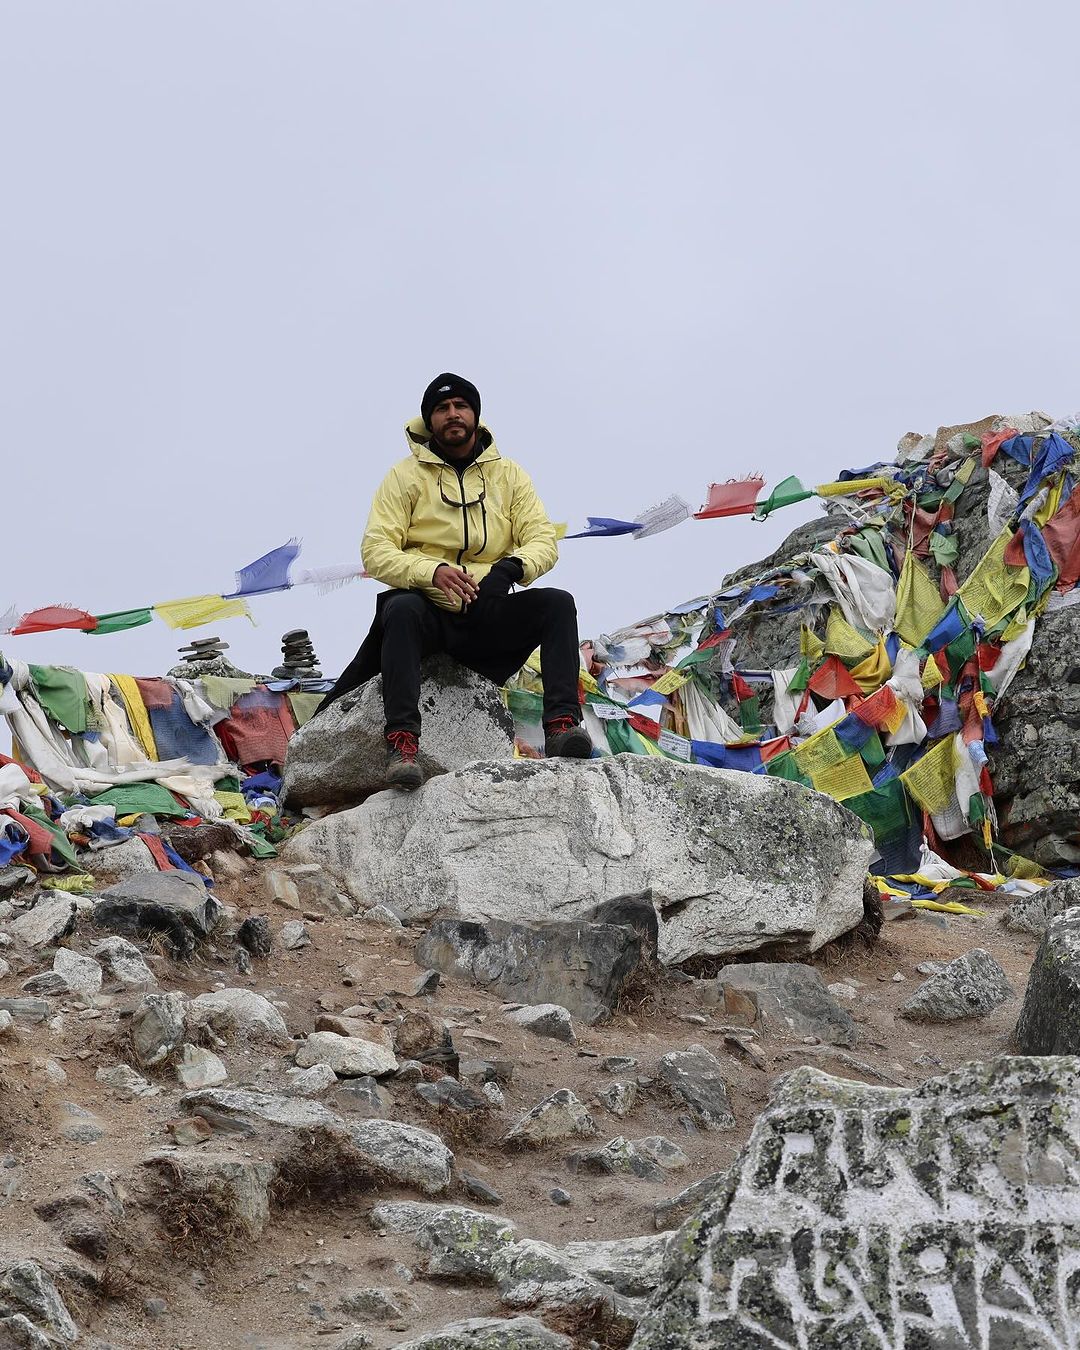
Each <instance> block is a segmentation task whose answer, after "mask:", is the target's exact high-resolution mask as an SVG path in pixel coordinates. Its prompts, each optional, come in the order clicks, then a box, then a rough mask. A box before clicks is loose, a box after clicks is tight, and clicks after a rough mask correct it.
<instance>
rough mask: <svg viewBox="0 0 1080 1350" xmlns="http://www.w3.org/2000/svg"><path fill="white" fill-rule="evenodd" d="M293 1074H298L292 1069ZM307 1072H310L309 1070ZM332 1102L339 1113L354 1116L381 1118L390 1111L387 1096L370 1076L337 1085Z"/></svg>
mask: <svg viewBox="0 0 1080 1350" xmlns="http://www.w3.org/2000/svg"><path fill="white" fill-rule="evenodd" d="M317 1067H320V1068H322V1067H324V1066H322V1065H319V1066H317ZM293 1072H294V1073H298V1072H299V1070H297V1069H294V1070H293ZM308 1072H309V1073H310V1072H312V1071H311V1070H310V1069H309V1070H308ZM336 1081H337V1077H336V1075H335V1082H336ZM333 1100H334V1105H335V1106H336V1107H337V1108H338V1110H339V1111H346V1112H348V1113H349V1114H350V1115H354V1116H368V1117H381V1116H385V1115H386V1113H387V1112H388V1111H389V1109H390V1097H389V1095H388V1094H387V1093H386V1092H384V1091H383V1089H382V1088H381V1087H380V1086H379V1084H378V1083H377V1082H376V1081H375V1079H374V1078H372V1077H370V1076H364V1077H361V1078H350V1079H348V1080H347V1081H346V1082H344V1083H341V1084H339V1085H338V1087H337V1090H336V1091H335V1093H334V1098H333Z"/></svg>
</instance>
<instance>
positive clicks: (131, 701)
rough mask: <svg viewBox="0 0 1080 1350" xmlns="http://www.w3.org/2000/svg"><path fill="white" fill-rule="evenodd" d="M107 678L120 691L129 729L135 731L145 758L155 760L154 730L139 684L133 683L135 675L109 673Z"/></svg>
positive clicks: (156, 755) (156, 754)
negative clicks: (129, 725)
mask: <svg viewBox="0 0 1080 1350" xmlns="http://www.w3.org/2000/svg"><path fill="white" fill-rule="evenodd" d="M109 679H110V680H112V682H113V684H114V685H115V686H116V688H117V689H118V690H119V691H120V697H121V698H122V699H123V700H124V707H125V709H126V710H127V715H128V721H129V722H130V723H131V730H132V731H133V732H134V733H135V739H136V740H137V741H138V742H139V744H140V745H141V746H142V748H143V751H144V753H145V754H146V757H147V759H153V760H156V759H157V758H158V752H157V743H156V741H155V740H154V730H153V728H152V727H151V725H150V715H149V714H148V713H147V711H146V704H145V703H144V702H143V696H142V694H141V692H140V690H139V686H138V685H137V684H136V683H135V677H134V676H133V675H110V676H109Z"/></svg>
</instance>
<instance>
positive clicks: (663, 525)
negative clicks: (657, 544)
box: [634, 496, 693, 539]
mask: <svg viewBox="0 0 1080 1350" xmlns="http://www.w3.org/2000/svg"><path fill="white" fill-rule="evenodd" d="M692 510H693V508H692V507H691V506H690V503H689V502H687V501H683V499H682V497H678V496H673V497H666V498H665V499H664V500H663V501H662V502H660V503H659V504H658V505H657V506H650V507H649V509H648V510H647V511H642V512H641V514H640V515H639V516H638V517H637V520H636V522H635V523H636V524H638V525H640V527H641V528H640V529H639V530H637V531H635V533H634V538H635V539H649V538H651V537H652V536H653V535H654V534H662V533H663V532H664V531H665V530H671V529H674V527H675V526H676V525H681V524H682V522H683V521H684V520H689V519H690V516H691V514H692Z"/></svg>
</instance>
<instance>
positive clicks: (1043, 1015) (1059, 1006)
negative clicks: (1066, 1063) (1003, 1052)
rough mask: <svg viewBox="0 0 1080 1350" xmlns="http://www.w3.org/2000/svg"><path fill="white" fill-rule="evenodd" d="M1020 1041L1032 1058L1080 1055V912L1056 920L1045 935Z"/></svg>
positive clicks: (1022, 1014)
mask: <svg viewBox="0 0 1080 1350" xmlns="http://www.w3.org/2000/svg"><path fill="white" fill-rule="evenodd" d="M1016 1040H1017V1043H1018V1044H1019V1046H1020V1049H1021V1051H1023V1053H1024V1054H1026V1055H1076V1054H1080V909H1070V910H1067V911H1066V912H1065V913H1064V914H1062V915H1060V916H1059V917H1058V918H1056V919H1051V921H1050V924H1049V927H1048V928H1047V930H1046V932H1045V934H1044V935H1043V939H1042V942H1041V943H1040V944H1039V950H1038V951H1037V952H1036V953H1035V960H1034V961H1033V962H1032V965H1031V973H1030V974H1029V976H1028V983H1027V989H1026V991H1025V993H1024V1005H1023V1007H1022V1008H1021V1010H1020V1020H1019V1022H1018V1023H1017V1027H1016Z"/></svg>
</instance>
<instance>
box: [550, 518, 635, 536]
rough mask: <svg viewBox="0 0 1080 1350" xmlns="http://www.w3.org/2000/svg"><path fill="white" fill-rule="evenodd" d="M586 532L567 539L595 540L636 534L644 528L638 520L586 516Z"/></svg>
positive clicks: (580, 532)
mask: <svg viewBox="0 0 1080 1350" xmlns="http://www.w3.org/2000/svg"><path fill="white" fill-rule="evenodd" d="M585 520H586V526H585V529H584V530H581V531H579V532H578V533H577V534H568V535H566V538H567V539H594V538H602V537H605V536H611V535H618V534H634V533H635V532H636V531H637V530H640V529H641V528H642V527H641V525H639V524H638V522H637V521H636V520H613V519H612V518H611V517H609V516H586V517H585Z"/></svg>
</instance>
